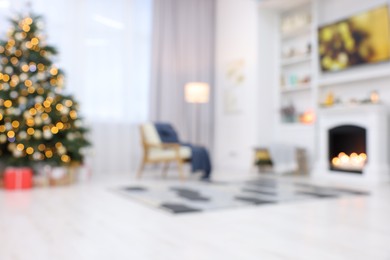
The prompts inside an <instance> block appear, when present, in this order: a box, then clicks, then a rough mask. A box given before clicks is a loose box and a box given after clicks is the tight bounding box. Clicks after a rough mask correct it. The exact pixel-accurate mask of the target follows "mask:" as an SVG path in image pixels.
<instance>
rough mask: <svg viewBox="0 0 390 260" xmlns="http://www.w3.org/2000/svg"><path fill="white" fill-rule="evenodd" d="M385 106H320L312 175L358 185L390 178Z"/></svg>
mask: <svg viewBox="0 0 390 260" xmlns="http://www.w3.org/2000/svg"><path fill="white" fill-rule="evenodd" d="M389 109H390V108H389V107H387V106H386V105H383V104H377V105H371V104H367V105H356V106H352V105H351V106H339V107H336V106H335V107H332V108H326V109H325V108H324V109H320V110H319V111H318V117H317V118H318V121H317V122H318V135H317V136H318V137H317V138H318V139H317V140H318V142H317V145H316V147H317V149H318V150H317V154H316V156H317V161H316V163H315V167H314V170H313V172H312V176H313V177H314V178H321V179H328V180H331V181H337V182H339V181H340V182H343V181H345V182H361V183H362V184H367V183H383V182H387V181H390V138H389V134H388V133H389V132H390V127H389V122H390V121H389V114H390V113H389Z"/></svg>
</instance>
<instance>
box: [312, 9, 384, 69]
mask: <svg viewBox="0 0 390 260" xmlns="http://www.w3.org/2000/svg"><path fill="white" fill-rule="evenodd" d="M318 37H319V46H318V47H319V54H320V63H321V69H322V71H339V70H344V69H346V68H350V67H353V66H356V65H361V64H368V63H377V62H382V61H386V60H389V59H390V20H389V8H388V6H387V5H386V6H382V7H379V8H375V9H373V10H370V11H367V12H364V13H361V14H358V15H354V16H352V17H350V18H348V19H345V20H342V21H339V22H337V23H333V24H330V25H326V26H323V27H321V28H320V29H319V32H318Z"/></svg>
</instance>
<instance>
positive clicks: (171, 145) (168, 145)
mask: <svg viewBox="0 0 390 260" xmlns="http://www.w3.org/2000/svg"><path fill="white" fill-rule="evenodd" d="M145 146H146V147H147V148H163V149H169V148H171V149H179V148H180V144H178V143H162V144H145Z"/></svg>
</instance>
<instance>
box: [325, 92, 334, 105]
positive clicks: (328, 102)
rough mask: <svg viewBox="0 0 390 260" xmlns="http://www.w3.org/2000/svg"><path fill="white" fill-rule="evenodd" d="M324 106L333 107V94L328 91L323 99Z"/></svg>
mask: <svg viewBox="0 0 390 260" xmlns="http://www.w3.org/2000/svg"><path fill="white" fill-rule="evenodd" d="M324 105H325V106H333V105H334V94H333V92H331V91H329V92H328V94H327V95H326V98H325V103H324Z"/></svg>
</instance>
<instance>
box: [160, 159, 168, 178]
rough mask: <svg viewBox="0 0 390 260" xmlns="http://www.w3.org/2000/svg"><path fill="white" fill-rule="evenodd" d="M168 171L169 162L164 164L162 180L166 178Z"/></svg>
mask: <svg viewBox="0 0 390 260" xmlns="http://www.w3.org/2000/svg"><path fill="white" fill-rule="evenodd" d="M168 169H169V162H166V163H165V164H164V168H163V172H162V175H163V177H164V178H166V177H167V173H168Z"/></svg>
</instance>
